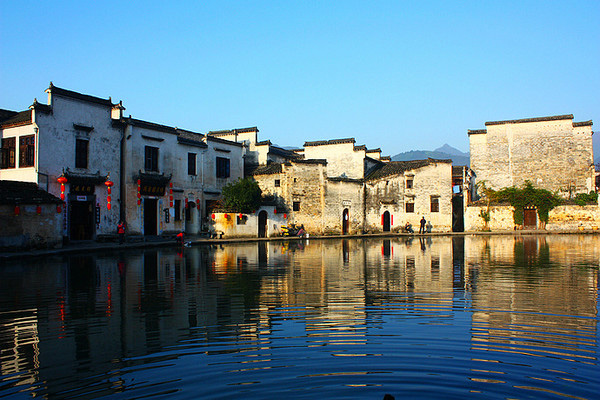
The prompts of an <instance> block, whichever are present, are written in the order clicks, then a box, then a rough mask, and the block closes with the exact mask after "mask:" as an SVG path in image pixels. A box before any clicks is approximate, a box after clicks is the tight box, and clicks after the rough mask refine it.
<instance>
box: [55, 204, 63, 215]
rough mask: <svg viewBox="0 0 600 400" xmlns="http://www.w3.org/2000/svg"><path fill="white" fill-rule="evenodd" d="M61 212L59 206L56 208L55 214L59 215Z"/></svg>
mask: <svg viewBox="0 0 600 400" xmlns="http://www.w3.org/2000/svg"><path fill="white" fill-rule="evenodd" d="M61 212H62V207H61V206H60V204H59V205H57V206H56V213H57V214H60V213H61Z"/></svg>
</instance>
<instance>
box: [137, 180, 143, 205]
mask: <svg viewBox="0 0 600 400" xmlns="http://www.w3.org/2000/svg"><path fill="white" fill-rule="evenodd" d="M141 189H142V181H141V179H138V180H137V198H138V201H137V203H138V206H141V205H142V200H141V199H142V194H141V193H140V191H141Z"/></svg>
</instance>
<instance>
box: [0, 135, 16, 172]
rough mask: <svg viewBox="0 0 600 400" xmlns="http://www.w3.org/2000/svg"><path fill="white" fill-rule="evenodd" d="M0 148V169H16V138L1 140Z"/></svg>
mask: <svg viewBox="0 0 600 400" xmlns="http://www.w3.org/2000/svg"><path fill="white" fill-rule="evenodd" d="M0 148H1V149H2V160H1V161H0V169H12V168H17V138H15V137H7V138H2V144H1V147H0ZM11 158H12V163H11Z"/></svg>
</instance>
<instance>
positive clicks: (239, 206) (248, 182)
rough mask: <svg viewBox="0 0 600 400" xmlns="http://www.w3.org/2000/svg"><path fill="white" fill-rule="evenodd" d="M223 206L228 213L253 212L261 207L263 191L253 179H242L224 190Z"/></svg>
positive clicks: (228, 185)
mask: <svg viewBox="0 0 600 400" xmlns="http://www.w3.org/2000/svg"><path fill="white" fill-rule="evenodd" d="M222 193H223V206H224V207H225V208H226V209H227V210H228V211H233V212H252V211H255V210H256V209H258V208H259V207H260V202H261V194H262V190H260V187H259V186H258V183H257V182H256V181H255V180H253V179H251V178H243V179H242V178H240V179H238V180H237V181H235V182H232V183H229V184H227V185H226V186H225V187H224V188H223V191H222Z"/></svg>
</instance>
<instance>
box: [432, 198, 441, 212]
mask: <svg viewBox="0 0 600 400" xmlns="http://www.w3.org/2000/svg"><path fill="white" fill-rule="evenodd" d="M439 211H440V198H439V197H437V196H431V212H439Z"/></svg>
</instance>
